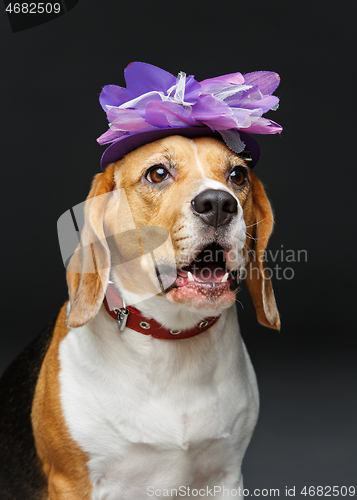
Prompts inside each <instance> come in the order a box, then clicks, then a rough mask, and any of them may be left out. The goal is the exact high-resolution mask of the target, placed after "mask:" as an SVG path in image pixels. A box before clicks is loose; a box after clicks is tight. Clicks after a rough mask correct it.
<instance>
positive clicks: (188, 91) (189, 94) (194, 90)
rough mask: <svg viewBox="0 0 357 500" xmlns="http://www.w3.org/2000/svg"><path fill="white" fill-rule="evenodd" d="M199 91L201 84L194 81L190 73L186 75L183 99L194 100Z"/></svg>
mask: <svg viewBox="0 0 357 500" xmlns="http://www.w3.org/2000/svg"><path fill="white" fill-rule="evenodd" d="M201 92H202V90H201V85H200V84H199V83H198V82H196V80H195V79H194V77H193V76H192V75H190V76H188V77H187V78H186V84H185V97H184V100H185V101H186V102H196V101H197V100H198V96H199V95H200V93H201Z"/></svg>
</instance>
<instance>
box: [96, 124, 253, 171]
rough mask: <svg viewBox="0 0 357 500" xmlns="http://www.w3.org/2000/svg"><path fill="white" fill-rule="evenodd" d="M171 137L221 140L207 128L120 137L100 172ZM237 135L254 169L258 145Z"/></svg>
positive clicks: (105, 155)
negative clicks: (152, 143) (146, 146)
mask: <svg viewBox="0 0 357 500" xmlns="http://www.w3.org/2000/svg"><path fill="white" fill-rule="evenodd" d="M171 135H182V136H184V137H189V138H191V139H192V138H194V137H215V138H216V139H220V140H223V139H222V136H221V135H220V133H219V132H217V131H215V130H211V129H210V128H209V127H182V128H167V129H157V130H149V131H147V132H139V133H137V134H132V135H129V136H123V137H120V138H119V139H117V140H116V141H115V142H113V143H112V144H111V145H110V146H109V147H108V148H107V149H106V150H105V151H104V153H103V155H102V158H101V161H100V164H101V167H102V170H105V169H106V167H107V166H108V165H109V164H110V163H113V162H115V161H118V160H121V159H122V158H123V157H124V156H125V155H127V154H128V153H130V152H131V151H134V149H137V148H139V147H140V146H143V145H144V144H148V143H149V142H153V141H156V140H158V139H162V138H164V137H169V136H171ZM239 135H240V138H241V140H242V141H243V142H244V143H245V149H244V151H250V153H251V158H252V159H251V161H250V162H249V166H250V167H254V165H256V163H257V162H258V160H259V157H260V147H259V144H258V143H257V141H256V140H255V139H253V137H252V136H251V135H249V134H246V133H244V132H241V131H240V130H239Z"/></svg>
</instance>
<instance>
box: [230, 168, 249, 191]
mask: <svg viewBox="0 0 357 500" xmlns="http://www.w3.org/2000/svg"><path fill="white" fill-rule="evenodd" d="M229 178H230V180H231V181H232V182H233V184H235V185H236V186H242V185H243V184H244V182H245V180H246V178H247V173H246V170H245V169H244V168H243V167H234V169H233V170H232V172H231V173H230V174H229Z"/></svg>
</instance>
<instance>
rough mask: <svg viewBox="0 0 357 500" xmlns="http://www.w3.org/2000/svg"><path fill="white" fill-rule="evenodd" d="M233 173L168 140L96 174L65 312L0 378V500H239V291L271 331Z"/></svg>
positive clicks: (266, 218)
mask: <svg viewBox="0 0 357 500" xmlns="http://www.w3.org/2000/svg"><path fill="white" fill-rule="evenodd" d="M248 165H249V164H248V162H247V161H245V159H244V157H242V156H239V155H237V154H235V153H233V152H232V151H231V150H230V149H229V148H228V147H227V146H226V145H225V144H224V142H223V141H221V140H218V139H216V138H213V137H198V138H194V139H191V138H188V137H183V136H181V135H176V136H170V137H165V138H162V139H159V140H156V141H154V142H151V143H149V144H145V145H143V146H141V147H139V148H137V149H135V150H134V151H132V152H130V153H128V154H127V155H126V156H125V157H124V158H123V159H121V160H119V161H117V162H114V163H111V164H110V165H109V166H108V167H107V168H106V170H105V171H104V172H103V173H100V174H97V175H96V177H95V178H94V181H93V184H92V188H91V191H90V193H89V196H88V198H87V201H86V205H85V222H84V227H83V230H82V235H81V242H80V245H79V247H78V249H77V251H76V252H75V253H74V255H73V257H72V259H71V262H70V264H69V266H68V269H67V281H68V288H69V301H68V302H67V303H66V304H65V305H64V306H63V307H62V309H61V311H60V313H59V316H58V318H57V320H56V322H55V324H54V325H53V326H52V327H50V328H49V329H47V330H46V331H45V332H44V333H43V334H42V336H41V337H40V338H39V339H38V340H36V341H35V342H34V343H33V344H32V346H30V348H29V349H28V350H27V353H26V354H25V355H22V358H21V359H20V360H18V361H16V362H15V365H14V366H15V368H14V367H12V368H11V367H10V369H9V370H8V372H6V373H5V376H4V379H3V380H4V382H3V385H2V391H3V392H2V394H5V396H2V397H3V400H2V401H0V403H4V405H3V409H2V410H1V414H2V415H1V417H0V423H1V425H2V429H3V431H2V435H1V437H2V451H1V466H2V472H1V473H0V474H1V483H0V484H1V486H0V492H1V498H2V499H17V500H25V499H26V500H28V499H46V500H47V499H49V500H89V499H92V500H104V499H105V500H143V499H146V498H160V497H161V496H168V497H170V498H179V497H180V496H189V495H190V493H189V492H190V491H191V492H193V490H197V492H198V494H199V496H200V497H201V498H209V497H211V496H212V491H214V496H215V498H216V499H221V498H225V499H226V498H233V497H235V498H236V497H237V496H238V497H239V496H243V493H242V490H243V483H242V474H241V464H242V460H243V456H244V453H245V450H246V448H247V446H248V443H249V441H250V438H251V435H252V432H253V429H254V426H255V424H256V421H257V416H258V408H259V398H258V389H257V383H256V378H255V374H254V371H253V368H252V365H251V362H250V359H249V355H248V353H247V351H246V348H245V345H244V342H243V340H242V338H241V336H240V332H239V326H238V322H237V315H236V307H235V301H236V292H237V289H238V285H239V280H240V278H242V277H244V276H245V282H246V284H247V287H248V290H249V292H250V295H251V297H252V299H253V302H254V305H255V308H256V312H257V318H258V321H259V322H260V323H262V324H263V325H265V326H268V327H271V328H276V329H279V327H280V321H279V314H278V310H277V307H276V303H275V299H274V294H273V290H272V285H271V282H270V280H269V277H267V276H265V273H264V259H263V258H259V256H262V255H263V254H264V250H265V248H266V245H267V242H268V239H269V236H270V233H271V231H272V227H273V215H272V210H271V207H270V204H269V201H268V199H267V197H266V194H265V192H264V189H263V186H262V184H261V183H260V181H259V180H258V178H257V177H256V175H255V174H254V173H253V171H252V170H251V169H250V168H249V166H248ZM121 194H124V195H123V196H121ZM133 228H134V229H135V231H134V233H135V234H134V233H133ZM149 228H163V229H164V230H165V234H166V235H167V236H168V237H167V239H166V240H165V241H164V243H162V241H161V240H163V238H161V240H160V238H158V239H159V240H160V241H159V243H160V242H161V243H162V244H159V243H157V242H155V241H154V240H155V234H156V233H155V231H153V233H150V231H149ZM145 230H148V231H149V233H148V234H149V237H147V238H146V240H147V241H148V244H149V247H150V245H151V247H150V248H149V250H146V251H145V248H144V247H145V241H144V240H145ZM130 234H131V235H132V236H133V234H134V236H135V235H136V236H135V237H134V236H133V237H130V238H129V237H126V236H128V235H130ZM150 234H152V235H154V236H150ZM125 235H126V236H125ZM247 235H248V236H247ZM136 238H137V240H136ZM134 240H135V241H134ZM135 245H136V246H135ZM137 248H139V249H140V250H141V253H140V252H139V253H138V252H137ZM147 248H148V247H147ZM153 248H155V250H153ZM170 249H171V250H172V251H173V255H174V258H171V257H168V255H170V251H171V250H170ZM153 254H154V257H155V258H154V262H155V264H152V262H153V260H152V257H153ZM138 255H139V257H138ZM257 256H258V258H257ZM254 257H255V258H254ZM165 280H166V281H165ZM108 283H109V284H108ZM109 292H110V293H109ZM111 300H112V306H110V301H111ZM113 304H114V306H113ZM115 304H117V307H115ZM118 304H119V305H118ZM128 304H129V305H128ZM130 304H131V305H134V306H133V307H131V306H130ZM124 316H125V317H124ZM126 316H128V318H127V317H126ZM131 317H133V318H134V319H136V323H133V322H132V323H130V318H131ZM133 321H134V320H133ZM130 325H131V326H130ZM135 325H136V326H135ZM160 332H161V333H162V334H160ZM31 360H32V361H31ZM33 360H35V361H33ZM25 365H26V366H27V368H24V367H25ZM29 367H30V368H29ZM24 369H25V370H27V372H24V371H23V370H24ZM20 373H21V374H22V377H23V374H24V373H27V375H25V378H26V381H24V380H23V378H22V379H21V380H22V382H20ZM11 384H12V388H8V387H10V386H11ZM20 384H21V387H19V385H20ZM25 385H26V388H25V387H24V386H25ZM4 387H5V389H4ZM22 389H23V390H24V393H25V389H26V391H27V392H26V394H27V395H26V396H25V395H23V394H24V393H22V392H21V391H22ZM6 391H7V392H6ZM19 394H20V395H19ZM9 398H10V399H11V402H9V401H10V400H9ZM30 415H31V417H30ZM19 418H21V419H23V420H21V422H24V423H23V425H22V424H21V425H19V423H18V419H19ZM20 427H21V428H20ZM25 433H26V434H28V435H26V436H25ZM32 436H33V438H32Z"/></svg>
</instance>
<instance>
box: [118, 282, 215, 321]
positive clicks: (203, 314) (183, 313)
mask: <svg viewBox="0 0 357 500" xmlns="http://www.w3.org/2000/svg"><path fill="white" fill-rule="evenodd" d="M113 281H114V283H115V285H116V287H117V288H118V290H119V291H120V295H121V297H122V298H123V299H124V300H125V302H126V304H127V305H132V306H133V307H135V308H136V309H138V311H140V313H141V314H142V315H143V316H145V317H146V318H148V319H154V320H155V321H157V322H158V323H160V324H161V325H162V326H163V327H165V328H168V329H173V330H185V329H188V328H193V327H194V326H195V325H197V324H198V323H199V322H200V321H202V320H204V319H206V318H208V317H212V316H220V315H221V314H222V312H223V311H224V309H222V308H220V309H216V310H200V311H191V310H189V309H188V308H187V307H186V306H185V305H177V304H173V303H172V302H170V301H169V300H168V299H167V298H166V296H165V295H155V296H151V297H148V298H143V300H140V297H139V296H135V297H134V296H133V294H129V293H128V292H126V291H125V290H123V288H122V287H120V285H119V283H118V282H117V280H116V279H115V278H113Z"/></svg>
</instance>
